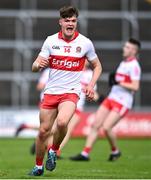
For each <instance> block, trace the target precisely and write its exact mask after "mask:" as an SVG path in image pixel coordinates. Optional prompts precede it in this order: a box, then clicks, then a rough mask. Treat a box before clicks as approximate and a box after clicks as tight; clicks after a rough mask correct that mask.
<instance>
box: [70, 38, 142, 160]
mask: <svg viewBox="0 0 151 180" xmlns="http://www.w3.org/2000/svg"><path fill="white" fill-rule="evenodd" d="M140 46H141V45H140V42H139V41H137V40H135V39H129V40H128V41H127V42H126V43H125V45H124V47H123V59H124V60H123V61H122V62H121V63H120V65H119V66H118V68H117V71H116V73H115V76H113V75H112V76H111V77H110V80H109V81H110V85H112V89H111V92H110V93H109V95H108V97H107V98H106V99H105V100H104V101H103V103H102V104H101V106H100V107H99V109H98V110H97V112H96V117H95V122H94V123H93V125H92V127H91V130H90V133H89V135H88V136H87V139H86V144H85V147H84V149H83V151H82V152H81V153H80V154H78V155H76V156H73V157H71V160H75V161H88V160H89V153H90V151H91V149H92V147H93V144H94V142H95V141H96V139H97V136H98V132H99V130H100V128H102V129H103V130H104V133H105V135H106V137H107V139H108V142H109V144H110V146H111V154H110V156H109V159H108V160H109V161H114V160H116V159H118V158H119V157H120V156H121V152H120V150H119V148H118V146H117V142H116V137H115V136H114V133H113V131H112V129H113V127H114V126H115V125H116V124H117V123H118V122H119V121H120V120H121V118H122V117H124V116H125V115H126V114H127V113H128V111H129V110H130V109H131V108H132V105H133V100H134V94H135V92H136V91H138V89H139V86H140V77H141V68H140V65H139V63H138V60H137V55H138V52H139V50H140Z"/></svg>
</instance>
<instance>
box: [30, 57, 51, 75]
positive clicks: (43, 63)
mask: <svg viewBox="0 0 151 180" xmlns="http://www.w3.org/2000/svg"><path fill="white" fill-rule="evenodd" d="M48 66H49V61H48V60H47V59H45V58H43V57H41V56H38V57H37V59H36V60H35V61H34V63H33V64H32V72H38V71H39V70H40V69H43V68H46V67H48Z"/></svg>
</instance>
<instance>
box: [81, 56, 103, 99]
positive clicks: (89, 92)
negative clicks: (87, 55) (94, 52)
mask: <svg viewBox="0 0 151 180" xmlns="http://www.w3.org/2000/svg"><path fill="white" fill-rule="evenodd" d="M89 62H90V64H91V66H92V68H93V76H92V79H91V81H90V83H89V84H88V86H87V87H86V88H85V89H84V92H85V94H86V96H87V99H88V100H93V98H94V86H95V85H96V82H97V80H98V79H99V77H100V75H101V73H102V66H101V63H100V61H99V59H98V58H95V59H94V60H93V61H89Z"/></svg>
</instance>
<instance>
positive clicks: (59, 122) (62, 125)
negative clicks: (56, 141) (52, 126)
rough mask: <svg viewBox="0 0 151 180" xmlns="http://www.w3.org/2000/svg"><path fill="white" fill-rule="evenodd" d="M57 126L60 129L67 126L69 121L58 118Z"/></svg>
mask: <svg viewBox="0 0 151 180" xmlns="http://www.w3.org/2000/svg"><path fill="white" fill-rule="evenodd" d="M57 127H58V128H59V129H65V128H67V122H66V121H65V120H64V119H63V118H57Z"/></svg>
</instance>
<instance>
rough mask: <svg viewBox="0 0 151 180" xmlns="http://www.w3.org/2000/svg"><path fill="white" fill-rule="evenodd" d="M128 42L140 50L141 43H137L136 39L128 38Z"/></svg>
mask: <svg viewBox="0 0 151 180" xmlns="http://www.w3.org/2000/svg"><path fill="white" fill-rule="evenodd" d="M128 42H129V43H131V44H134V45H136V46H137V47H138V49H141V43H140V41H138V40H137V39H134V38H130V39H129V40H128Z"/></svg>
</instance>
